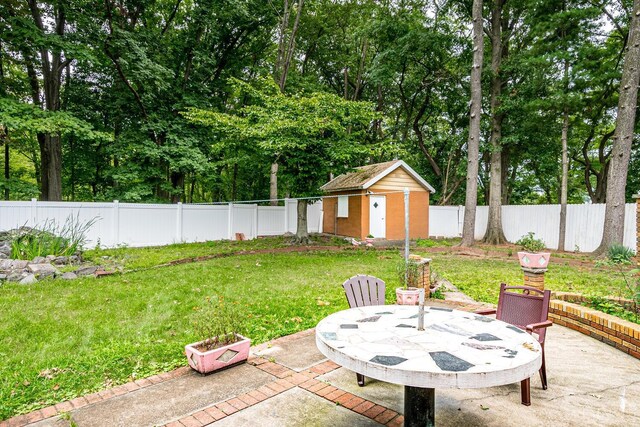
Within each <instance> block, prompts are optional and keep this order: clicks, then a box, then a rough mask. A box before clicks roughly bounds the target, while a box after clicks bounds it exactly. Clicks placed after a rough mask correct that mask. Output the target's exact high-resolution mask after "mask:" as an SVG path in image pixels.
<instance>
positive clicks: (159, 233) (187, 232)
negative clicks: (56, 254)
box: [0, 199, 322, 247]
mask: <svg viewBox="0 0 640 427" xmlns="http://www.w3.org/2000/svg"><path fill="white" fill-rule="evenodd" d="M297 205H298V202H297V200H294V199H287V200H285V205H284V206H258V205H255V204H233V203H231V204H226V205H191V204H182V203H178V204H174V205H163V204H142V203H119V202H118V201H114V202H113V203H94V202H39V201H37V200H35V199H34V200H31V201H28V202H5V201H0V231H3V230H10V229H14V228H17V227H21V226H23V225H26V226H29V227H38V226H42V225H43V224H45V223H47V222H49V223H51V222H53V223H55V224H56V225H57V226H58V227H61V226H63V225H64V223H65V221H67V220H68V218H70V217H73V218H74V219H77V220H79V221H80V222H82V223H86V222H88V221H91V220H95V223H94V224H93V225H92V226H91V228H90V229H89V231H88V233H87V239H88V242H87V245H86V246H87V247H94V246H95V245H97V244H100V246H102V247H115V246H118V245H127V246H159V245H167V244H171V243H179V242H203V241H207V240H222V239H229V240H234V239H235V234H236V233H244V235H245V237H246V238H247V239H255V238H256V237H257V236H277V235H282V234H284V233H286V232H292V233H295V231H296V228H297V221H298V213H297V208H298V206H297ZM307 221H308V229H309V232H310V233H318V232H322V202H317V203H315V204H313V205H309V206H308V208H307Z"/></svg>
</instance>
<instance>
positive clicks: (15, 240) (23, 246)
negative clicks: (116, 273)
mask: <svg viewBox="0 0 640 427" xmlns="http://www.w3.org/2000/svg"><path fill="white" fill-rule="evenodd" d="M96 221H97V219H96V218H93V219H91V220H89V221H87V222H81V221H80V219H79V218H78V216H75V217H74V216H73V215H71V216H69V217H68V218H67V220H66V221H65V223H64V225H63V226H62V227H58V226H57V225H56V223H55V221H53V220H51V221H47V222H45V223H44V224H43V225H42V226H41V227H40V229H35V228H29V227H21V228H19V229H18V230H15V231H14V232H12V233H11V236H10V238H11V258H13V259H27V260H31V259H33V258H35V257H45V256H47V255H55V256H71V255H74V254H75V253H77V252H79V251H81V250H82V249H83V246H84V244H85V243H86V241H87V231H89V229H90V228H91V226H92V225H93V224H95V222H96Z"/></svg>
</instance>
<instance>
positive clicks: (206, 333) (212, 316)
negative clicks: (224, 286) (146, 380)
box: [184, 297, 251, 375]
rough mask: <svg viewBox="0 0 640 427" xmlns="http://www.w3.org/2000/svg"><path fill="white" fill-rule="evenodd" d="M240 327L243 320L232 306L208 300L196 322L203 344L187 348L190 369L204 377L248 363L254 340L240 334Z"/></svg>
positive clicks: (220, 301)
mask: <svg viewBox="0 0 640 427" xmlns="http://www.w3.org/2000/svg"><path fill="white" fill-rule="evenodd" d="M241 326H242V318H241V317H240V315H239V314H238V313H237V312H236V310H235V306H234V304H233V303H229V302H226V301H225V300H224V298H222V297H218V298H210V297H207V298H206V303H205V305H204V306H203V307H201V308H199V309H198V310H197V313H196V316H195V319H194V327H195V332H196V334H197V335H198V336H199V337H201V338H202V341H198V342H196V343H193V344H189V345H186V346H185V348H184V349H185V353H186V355H187V361H188V362H189V366H191V367H192V368H193V369H194V370H196V371H198V372H200V373H201V374H203V375H204V374H209V373H211V372H214V371H218V370H221V369H225V368H228V367H230V366H234V365H237V364H239V363H243V362H245V361H246V360H247V358H248V357H249V348H250V347H251V340H250V339H249V338H245V337H243V336H242V335H240V334H239V333H238V331H239V330H240V328H241Z"/></svg>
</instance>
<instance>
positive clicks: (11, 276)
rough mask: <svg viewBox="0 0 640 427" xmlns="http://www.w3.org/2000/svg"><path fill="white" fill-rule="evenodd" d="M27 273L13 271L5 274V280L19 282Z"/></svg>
mask: <svg viewBox="0 0 640 427" xmlns="http://www.w3.org/2000/svg"><path fill="white" fill-rule="evenodd" d="M26 276H27V275H26V274H24V273H17V272H13V273H10V274H9V275H8V276H7V282H19V281H21V280H22V279H24V278H25V277H26Z"/></svg>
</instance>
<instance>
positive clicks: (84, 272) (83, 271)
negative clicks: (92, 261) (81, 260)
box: [74, 265, 98, 276]
mask: <svg viewBox="0 0 640 427" xmlns="http://www.w3.org/2000/svg"><path fill="white" fill-rule="evenodd" d="M96 270H98V267H96V266H95V265H90V266H88V267H81V268H79V269H77V270H76V271H74V273H76V274H77V275H78V276H89V275H91V274H94V273H95V272H96Z"/></svg>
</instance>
